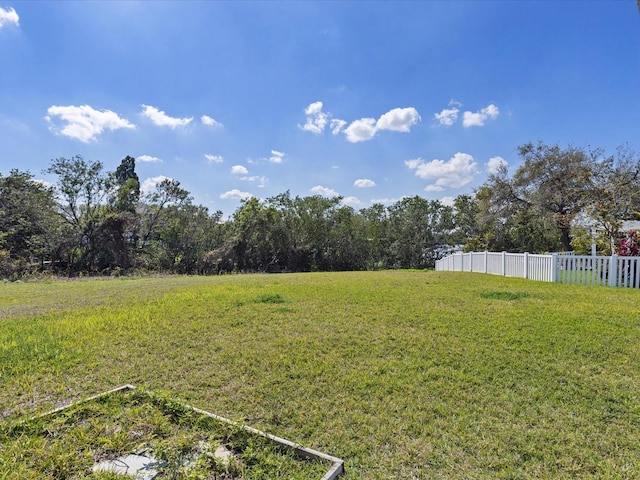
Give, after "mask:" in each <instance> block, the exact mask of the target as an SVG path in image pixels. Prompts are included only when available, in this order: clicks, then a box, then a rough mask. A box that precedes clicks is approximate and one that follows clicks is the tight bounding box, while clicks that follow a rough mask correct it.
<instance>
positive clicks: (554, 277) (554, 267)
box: [551, 253, 558, 283]
mask: <svg viewBox="0 0 640 480" xmlns="http://www.w3.org/2000/svg"><path fill="white" fill-rule="evenodd" d="M551 281H552V282H553V283H556V282H557V281H558V254H557V253H552V254H551Z"/></svg>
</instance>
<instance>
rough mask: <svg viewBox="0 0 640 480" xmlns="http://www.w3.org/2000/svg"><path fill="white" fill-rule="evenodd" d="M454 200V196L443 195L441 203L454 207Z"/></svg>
mask: <svg viewBox="0 0 640 480" xmlns="http://www.w3.org/2000/svg"><path fill="white" fill-rule="evenodd" d="M453 201H454V198H453V197H442V198H441V199H440V203H441V204H442V205H444V206H445V207H453Z"/></svg>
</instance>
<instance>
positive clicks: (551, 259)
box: [436, 252, 640, 288]
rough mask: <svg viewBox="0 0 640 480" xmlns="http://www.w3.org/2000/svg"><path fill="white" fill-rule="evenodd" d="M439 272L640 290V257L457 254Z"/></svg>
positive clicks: (440, 263) (443, 261) (438, 266)
mask: <svg viewBox="0 0 640 480" xmlns="http://www.w3.org/2000/svg"><path fill="white" fill-rule="evenodd" d="M436 270H438V271H455V272H480V273H489V274H492V275H502V276H505V277H519V278H527V279H530V280H538V281H542V282H557V283H570V284H580V285H602V286H610V287H624V288H638V287H640V257H620V256H617V255H612V256H610V257H603V256H586V255H585V256H582V255H572V254H571V255H569V254H559V253H552V254H550V255H534V254H530V253H507V252H470V253H454V254H452V255H449V256H447V257H445V258H443V259H441V260H438V261H437V262H436Z"/></svg>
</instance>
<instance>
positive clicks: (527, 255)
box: [524, 252, 529, 279]
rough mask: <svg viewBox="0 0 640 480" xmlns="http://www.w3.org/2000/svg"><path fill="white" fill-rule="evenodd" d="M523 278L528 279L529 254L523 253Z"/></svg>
mask: <svg viewBox="0 0 640 480" xmlns="http://www.w3.org/2000/svg"><path fill="white" fill-rule="evenodd" d="M524 278H526V279H529V252H524Z"/></svg>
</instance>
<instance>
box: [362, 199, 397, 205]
mask: <svg viewBox="0 0 640 480" xmlns="http://www.w3.org/2000/svg"><path fill="white" fill-rule="evenodd" d="M400 200H402V198H372V199H371V201H370V203H371V204H372V205H373V204H375V203H379V204H381V205H392V204H394V203H397V202H399V201H400Z"/></svg>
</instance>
